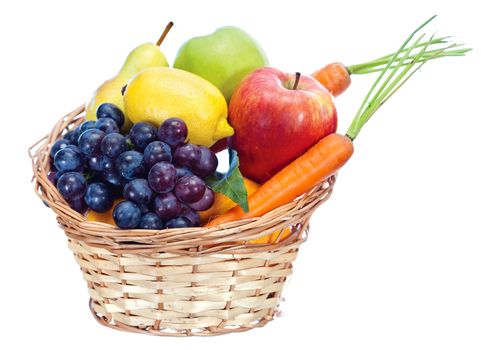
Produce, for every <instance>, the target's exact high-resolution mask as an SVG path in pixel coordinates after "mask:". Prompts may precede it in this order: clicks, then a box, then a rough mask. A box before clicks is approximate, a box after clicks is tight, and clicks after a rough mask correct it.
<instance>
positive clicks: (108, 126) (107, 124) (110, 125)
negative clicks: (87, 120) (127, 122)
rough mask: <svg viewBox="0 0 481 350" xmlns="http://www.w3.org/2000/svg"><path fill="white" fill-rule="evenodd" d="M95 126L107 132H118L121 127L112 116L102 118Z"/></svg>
mask: <svg viewBox="0 0 481 350" xmlns="http://www.w3.org/2000/svg"><path fill="white" fill-rule="evenodd" d="M95 128H97V129H99V130H102V131H103V132H104V133H106V134H111V133H113V132H116V133H118V132H119V131H120V130H119V127H118V125H117V123H116V122H115V120H113V119H110V118H102V119H99V120H97V121H96V122H95Z"/></svg>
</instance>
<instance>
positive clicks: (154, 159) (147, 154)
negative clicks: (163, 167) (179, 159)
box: [144, 141, 172, 169]
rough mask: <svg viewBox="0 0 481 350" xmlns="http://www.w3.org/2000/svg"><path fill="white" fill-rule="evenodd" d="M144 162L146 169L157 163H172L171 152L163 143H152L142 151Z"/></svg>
mask: <svg viewBox="0 0 481 350" xmlns="http://www.w3.org/2000/svg"><path fill="white" fill-rule="evenodd" d="M144 160H145V164H146V165H147V168H148V169H150V168H152V167H153V166H154V164H155V163H158V162H169V163H170V162H171V161H172V150H171V149H170V146H169V145H168V144H166V143H165V142H162V141H153V142H151V143H149V144H148V145H147V147H145V149H144Z"/></svg>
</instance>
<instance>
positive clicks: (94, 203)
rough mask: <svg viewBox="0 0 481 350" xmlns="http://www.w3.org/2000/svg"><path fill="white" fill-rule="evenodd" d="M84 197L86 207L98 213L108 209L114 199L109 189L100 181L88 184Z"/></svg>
mask: <svg viewBox="0 0 481 350" xmlns="http://www.w3.org/2000/svg"><path fill="white" fill-rule="evenodd" d="M84 199H85V203H87V205H88V207H89V208H90V209H92V210H93V211H96V212H98V213H104V212H106V211H107V210H109V209H110V208H111V207H112V203H113V201H114V199H113V196H112V192H111V191H110V189H109V188H108V187H107V185H105V184H103V183H101V182H94V183H92V184H90V185H88V186H87V192H86V193H85V196H84Z"/></svg>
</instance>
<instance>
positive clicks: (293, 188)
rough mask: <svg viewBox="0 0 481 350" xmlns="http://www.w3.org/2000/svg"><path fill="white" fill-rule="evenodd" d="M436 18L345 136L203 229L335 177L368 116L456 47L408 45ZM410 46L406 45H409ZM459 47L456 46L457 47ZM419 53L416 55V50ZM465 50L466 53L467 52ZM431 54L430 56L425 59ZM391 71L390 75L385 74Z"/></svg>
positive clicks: (397, 57)
mask: <svg viewBox="0 0 481 350" xmlns="http://www.w3.org/2000/svg"><path fill="white" fill-rule="evenodd" d="M434 17H435V16H433V17H431V18H430V19H429V20H427V21H426V22H424V23H423V24H422V25H421V26H420V27H418V28H417V29H416V30H415V31H414V32H413V33H412V34H411V35H410V36H409V37H408V38H407V39H406V41H405V42H404V43H403V44H402V45H401V47H400V48H399V49H398V51H396V53H394V54H393V55H392V57H390V59H389V62H387V63H386V65H385V66H384V68H383V69H382V71H381V73H380V75H379V76H378V78H377V79H376V81H375V82H374V84H373V85H372V87H371V89H370V90H369V92H368V93H367V95H366V97H365V98H364V100H363V102H362V104H361V106H360V107H359V110H358V112H357V113H356V116H355V117H354V120H353V121H352V123H351V126H350V127H349V129H348V131H347V133H346V136H344V135H340V134H331V135H328V136H326V137H325V138H323V139H322V140H320V141H318V143H316V144H315V145H314V146H312V147H311V148H310V149H309V150H307V152H306V153H304V154H303V155H301V156H300V157H299V158H297V159H295V160H294V161H293V162H292V163H290V164H289V165H287V166H286V167H285V168H284V169H282V170H281V171H280V172H279V173H277V174H276V175H274V176H273V177H272V178H270V179H269V180H267V181H266V182H265V183H264V184H263V185H262V186H261V187H260V188H259V189H258V190H257V191H256V192H254V193H253V194H252V195H250V196H249V197H248V203H249V212H247V213H244V212H243V211H242V209H241V207H240V206H236V207H234V208H232V209H230V210H229V211H227V212H226V213H224V214H223V215H221V216H219V217H217V218H215V219H214V220H212V221H211V222H209V223H208V224H207V225H206V226H216V225H220V224H223V223H226V222H231V221H234V220H240V219H246V218H254V217H258V216H261V215H263V214H265V213H267V212H269V211H271V210H273V209H275V208H278V207H280V206H281V205H284V204H286V203H289V202H291V201H292V200H294V199H295V198H297V197H299V196H300V195H302V194H304V193H306V192H308V191H309V190H310V189H312V188H313V187H315V186H316V185H318V184H320V183H321V182H322V181H324V180H325V179H327V178H328V177H329V176H331V175H333V174H335V173H336V172H337V171H338V170H339V169H340V168H341V167H342V166H343V165H344V164H345V163H346V162H347V161H348V160H349V158H350V157H351V155H352V154H353V152H354V147H353V143H352V141H353V140H354V139H355V138H356V137H357V135H358V134H359V132H360V130H361V128H362V127H363V126H364V125H365V124H366V123H367V121H368V120H369V119H370V118H371V116H372V115H373V114H374V113H375V112H376V111H377V110H378V109H379V107H381V106H382V105H383V104H384V103H385V102H386V101H387V100H388V99H389V98H390V97H391V96H392V95H393V94H394V93H395V92H396V91H397V90H398V89H399V88H400V87H401V86H402V85H404V83H405V82H406V81H407V80H408V79H409V78H410V77H411V76H412V75H413V74H414V73H415V72H416V71H417V70H419V68H421V66H422V65H424V64H425V63H426V62H428V61H430V60H431V59H435V58H438V57H443V55H444V56H446V52H449V51H447V50H449V49H450V48H452V47H453V45H454V46H456V45H457V44H453V45H449V46H445V47H441V48H437V49H436V50H431V51H428V50H427V49H428V48H429V47H431V45H434V44H439V42H437V41H436V40H437V39H435V38H434V37H431V39H430V40H428V41H426V42H424V43H423V44H422V45H421V44H420V43H421V40H422V39H423V37H424V34H423V35H421V36H420V37H419V38H418V39H417V40H415V41H414V43H411V40H412V39H413V37H414V35H415V34H416V33H417V32H418V31H419V30H420V29H421V28H423V27H424V26H425V25H426V24H428V23H429V22H430V21H431V20H433V18H434ZM408 44H409V45H408ZM458 46H459V45H458ZM417 48H419V51H418V52H416V49H417ZM467 50H468V49H466V51H464V52H467ZM427 52H431V55H430V56H426V53H427ZM387 71H390V73H389V74H386V73H387Z"/></svg>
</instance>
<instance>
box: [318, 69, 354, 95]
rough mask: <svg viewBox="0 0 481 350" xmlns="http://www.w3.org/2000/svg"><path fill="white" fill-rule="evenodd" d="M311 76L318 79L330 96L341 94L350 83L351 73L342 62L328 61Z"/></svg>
mask: <svg viewBox="0 0 481 350" xmlns="http://www.w3.org/2000/svg"><path fill="white" fill-rule="evenodd" d="M311 76H312V77H313V78H314V79H316V80H317V81H319V82H320V83H321V84H322V85H324V87H325V88H326V89H327V91H329V92H330V93H331V94H332V96H338V95H340V94H342V93H343V92H344V91H345V90H346V89H347V88H348V87H349V85H351V75H350V73H349V71H348V70H347V68H346V66H345V65H343V64H342V63H339V62H335V63H330V64H328V65H327V66H325V67H323V68H321V69H319V70H317V71H315V72H314V73H312V74H311Z"/></svg>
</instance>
